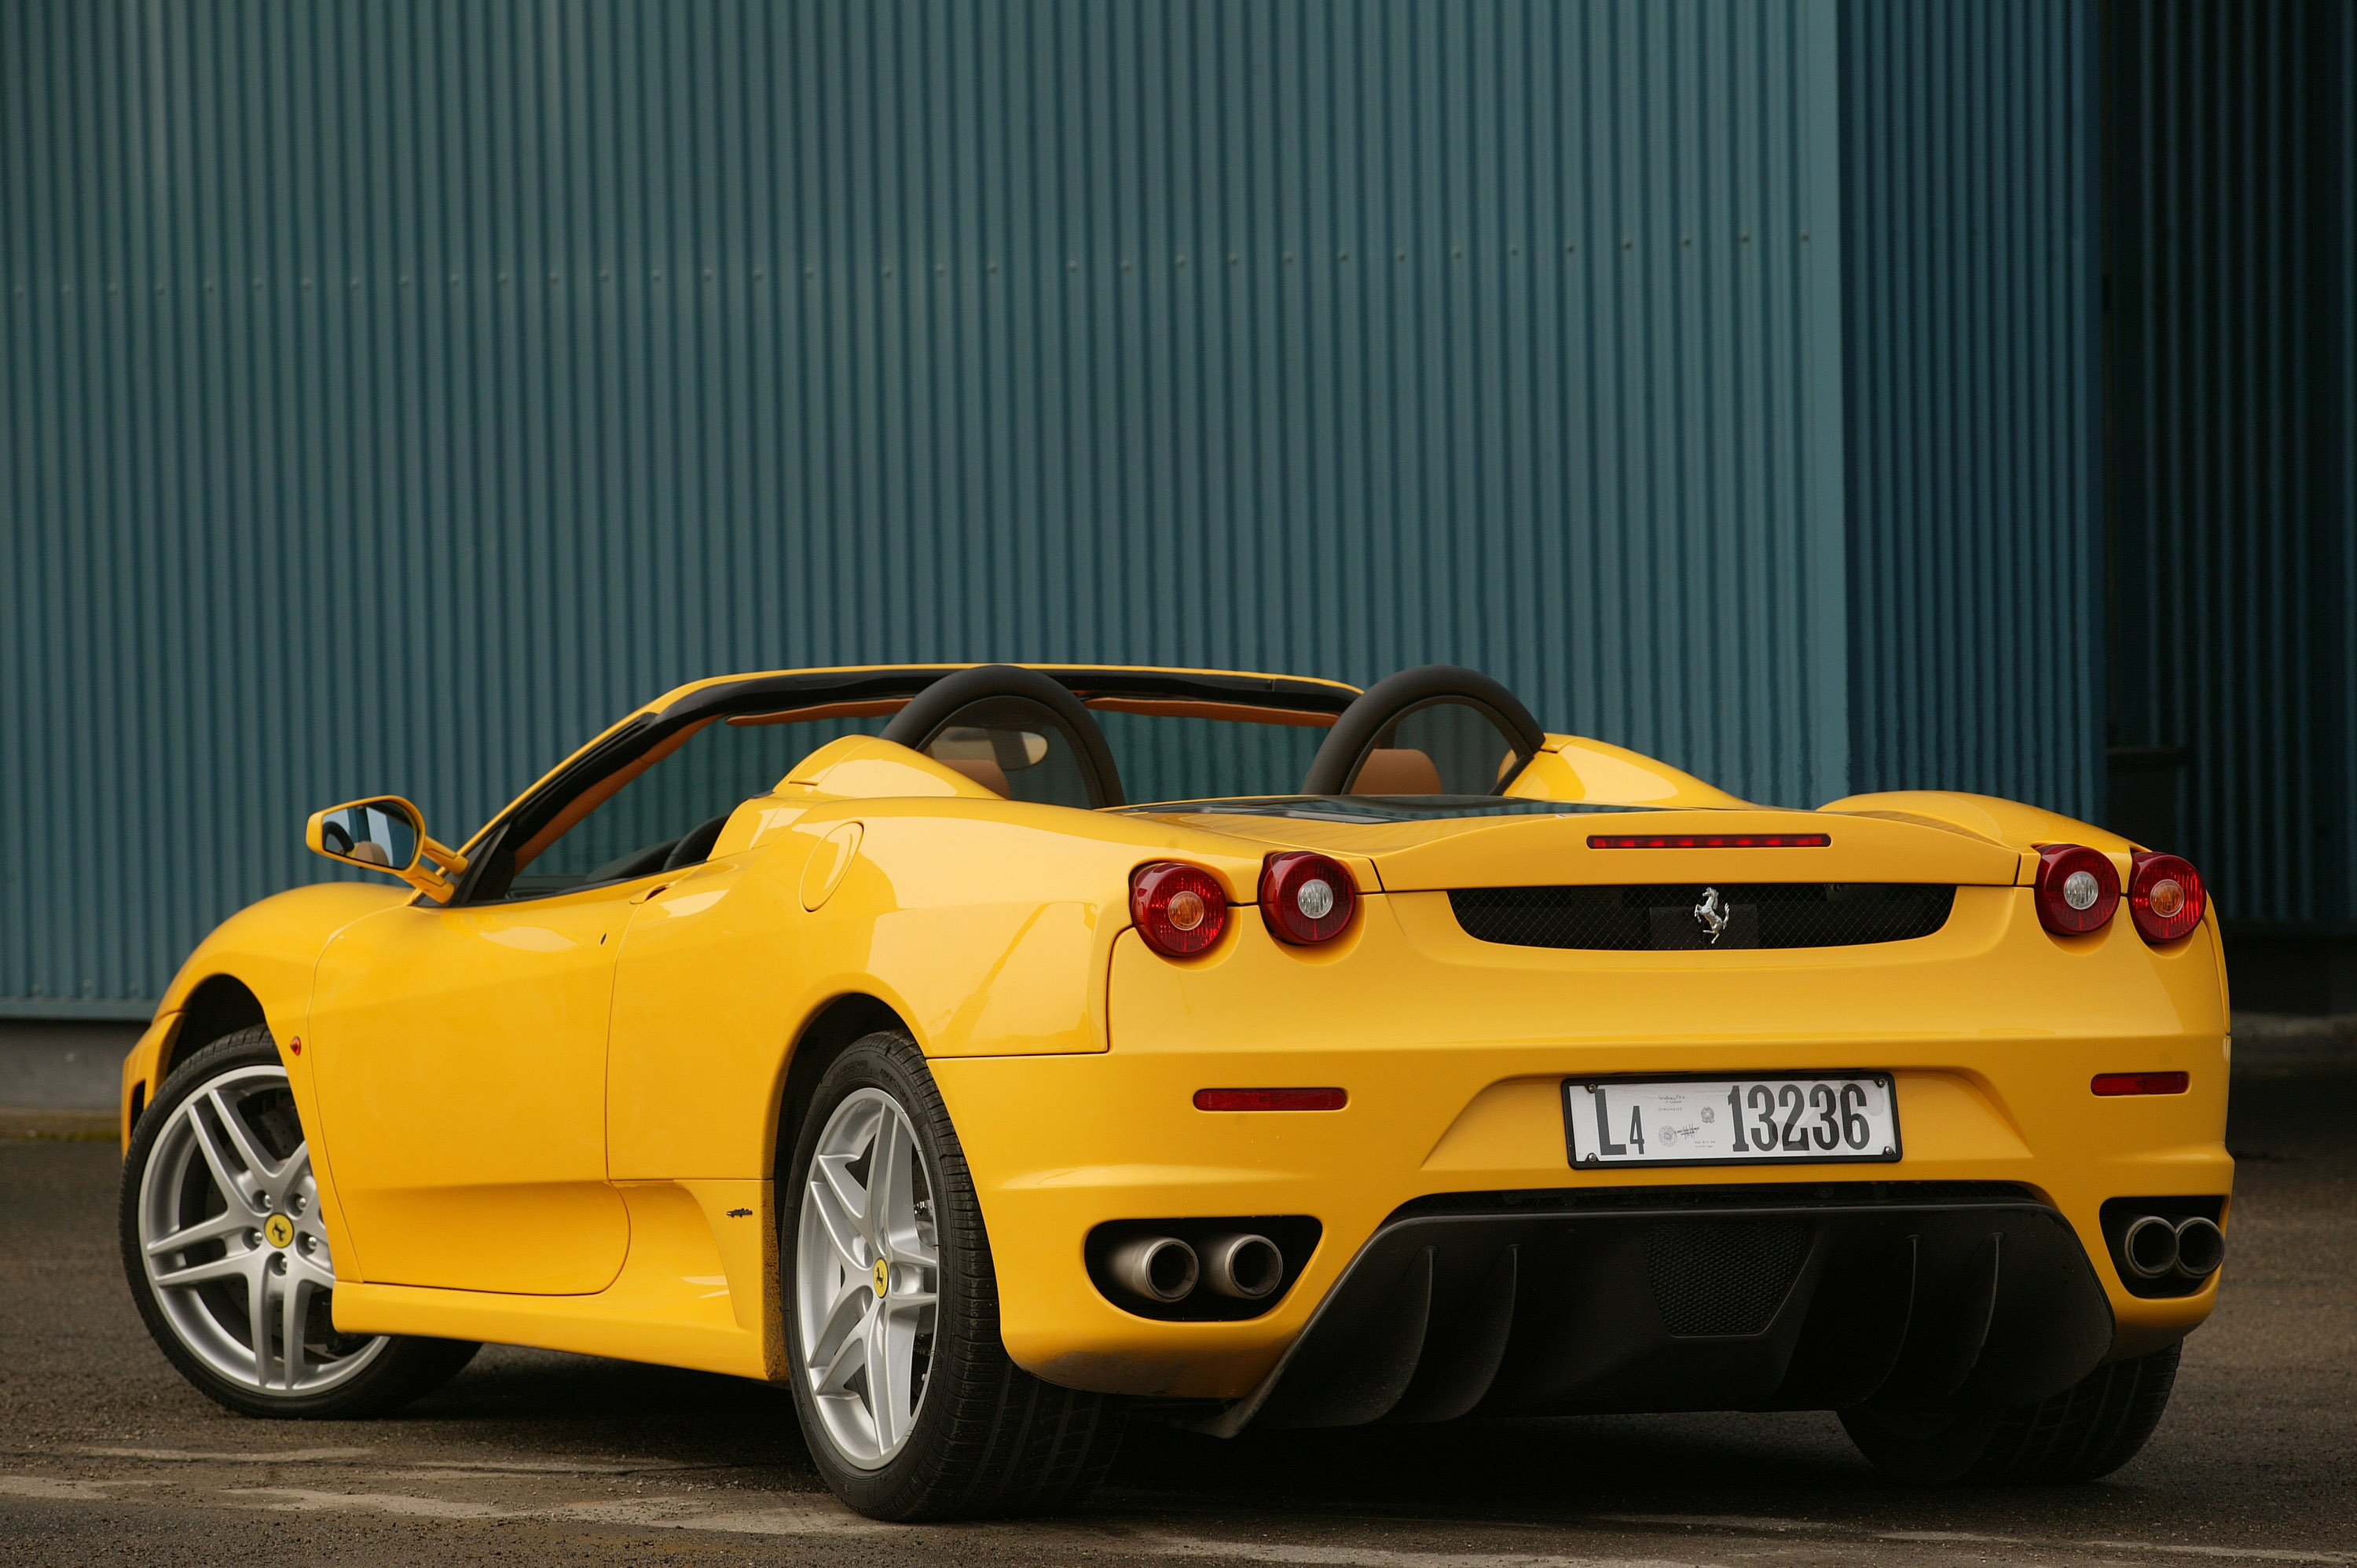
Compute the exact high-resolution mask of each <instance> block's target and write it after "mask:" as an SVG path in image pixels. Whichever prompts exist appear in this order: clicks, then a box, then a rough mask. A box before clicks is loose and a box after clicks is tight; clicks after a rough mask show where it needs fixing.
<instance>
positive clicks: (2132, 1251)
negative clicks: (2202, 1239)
mask: <svg viewBox="0 0 2357 1568" xmlns="http://www.w3.org/2000/svg"><path fill="white" fill-rule="evenodd" d="M2202 1223H2203V1224H2205V1225H2206V1224H2208V1223H2209V1221H2207V1220H2204V1221H2202ZM2215 1229H2216V1227H2215V1226H2212V1230H2215ZM2120 1266H2121V1267H2123V1268H2125V1269H2126V1270H2127V1271H2128V1273H2132V1274H2134V1275H2136V1278H2138V1279H2140V1280H2157V1279H2159V1278H2160V1277H2162V1276H2163V1275H2164V1274H2169V1273H2175V1272H2176V1270H2177V1227H2176V1226H2174V1225H2171V1224H2170V1223H2169V1221H2168V1220H2166V1219H2162V1218H2161V1217H2160V1216H2159V1215H2158V1214H2147V1215H2146V1216H2145V1217H2144V1218H2143V1219H2139V1220H2137V1221H2136V1222H2135V1223H2134V1224H2132V1225H2130V1226H2129V1227H2128V1229H2127V1233H2126V1235H2124V1236H2122V1237H2121V1238H2120Z"/></svg>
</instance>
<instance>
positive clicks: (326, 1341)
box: [120, 1027, 479, 1417]
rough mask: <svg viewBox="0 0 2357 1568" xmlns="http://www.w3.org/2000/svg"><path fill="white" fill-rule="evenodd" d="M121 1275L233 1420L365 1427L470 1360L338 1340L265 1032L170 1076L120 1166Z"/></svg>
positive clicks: (330, 1271) (301, 1156) (318, 1241)
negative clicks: (355, 1422)
mask: <svg viewBox="0 0 2357 1568" xmlns="http://www.w3.org/2000/svg"><path fill="white" fill-rule="evenodd" d="M120 1208H121V1221H122V1240H123V1267H124V1273H125V1274H127V1275H128V1276H129V1278H130V1283H131V1294H132V1296H133V1298H134V1299H135V1300H136V1301H137V1302H138V1304H139V1315H140V1316H142V1317H143V1318H145V1320H146V1323H147V1331H148V1333H149V1334H151V1335H153V1336H154V1337H155V1339H156V1344H157V1345H158V1346H159V1347H161V1348H162V1349H163V1352H164V1354H165V1356H166V1357H167V1358H168V1359H170V1360H171V1362H172V1364H173V1365H174V1366H175V1367H177V1368H178V1369H179V1370H180V1374H181V1375H182V1376H183V1377H185V1378H187V1379H188V1381H190V1382H191V1383H194V1384H195V1385H196V1386H197V1387H198V1389H199V1390H200V1391H203V1392H204V1393H206V1394H208V1395H210V1396H211V1397H212V1398H213V1399H215V1400H217V1401H219V1402H221V1403H222V1404H224V1405H227V1406H228V1407H229V1408H230V1409H231V1410H235V1411H242V1412H244V1413H246V1414H248V1415H265V1416H319V1417H350V1416H358V1415H371V1414H375V1413H377V1412H381V1411H384V1410H389V1409H391V1408H392V1407H393V1406H394V1405H397V1404H400V1403H403V1402H405V1401H408V1400H411V1399H414V1398H415V1397H416V1396H417V1395H419V1394H422V1393H424V1392H425V1391H427V1390H428V1389H431V1388H433V1387H435V1386H436V1384H438V1383H441V1382H443V1381H445V1380H447V1379H449V1378H451V1377H453V1376H455V1375H456V1374H457V1371H458V1369H460V1368H461V1367H464V1366H465V1365H466V1364H467V1362H468V1359H470V1358H471V1357H472V1356H473V1355H474V1354H475V1351H476V1350H477V1348H479V1347H477V1346H475V1345H472V1344H469V1343H466V1342H464V1341H460V1340H452V1339H424V1338H413V1337H406V1336H395V1335H383V1334H377V1335H366V1334H343V1333H339V1332H338V1330H337V1328H336V1326H335V1316H334V1313H333V1309H332V1307H331V1305H330V1298H331V1297H332V1296H333V1294H334V1292H335V1288H336V1270H335V1263H334V1261H333V1260H332V1259H331V1258H330V1257H329V1255H328V1232H327V1229H326V1227H325V1226H324V1225H322V1224H321V1223H320V1219H319V1188H318V1183H317V1180H316V1179H315V1178H314V1177H313V1176H312V1174H311V1145H310V1143H309V1141H308V1140H307V1138H306V1137H305V1136H304V1133H303V1124H302V1122H301V1119H300V1118H299V1117H298V1115H297V1114H296V1108H295V1096H294V1093H293V1091H292V1090H291V1089H290V1088H289V1087H288V1085H287V1081H286V1069H285V1065H284V1064H283V1063H281V1062H280V1060H279V1058H278V1047H276V1046H275V1045H274V1044H273V1043H272V1041H271V1037H270V1031H269V1030H268V1029H266V1028H259V1027H257V1028H252V1029H245V1030H241V1031H240V1032H239V1033H237V1034H234V1035H231V1036H229V1037H228V1038H226V1039H222V1040H217V1041H215V1042H213V1043H212V1044H211V1045H209V1046H207V1047H204V1048H203V1049H202V1050H199V1051H198V1052H196V1053H195V1054H194V1055H193V1056H191V1057H190V1058H188V1060H187V1061H186V1062H184V1063H182V1064H181V1065H180V1066H179V1067H178V1068H176V1069H173V1072H172V1075H171V1076H170V1077H169V1078H168V1079H166V1080H165V1082H164V1087H163V1088H162V1089H161V1090H159V1091H158V1092H157V1094H156V1101H155V1103H154V1104H153V1105H152V1106H150V1107H149V1108H148V1109H147V1110H146V1111H145V1112H144V1113H142V1115H141V1116H140V1118H139V1124H138V1126H137V1127H136V1128H135V1129H134V1130H133V1132H132V1135H131V1149H130V1153H129V1154H128V1155H127V1156H126V1157H125V1158H124V1165H123V1193H122V1200H121V1206H120Z"/></svg>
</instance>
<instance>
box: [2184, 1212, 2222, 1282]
mask: <svg viewBox="0 0 2357 1568" xmlns="http://www.w3.org/2000/svg"><path fill="white" fill-rule="evenodd" d="M2225 1261H2226V1233H2225V1232H2224V1231H2223V1230H2219V1229H2218V1224H2217V1221H2215V1220H2212V1219H2202V1218H2201V1216H2200V1215H2198V1214H2197V1215H2195V1216H2194V1217H2193V1218H2192V1219H2181V1220H2179V1221H2178V1225H2177V1272H2178V1273H2180V1274H2183V1275H2184V1276H2185V1277H2186V1278H2187V1279H2189V1280H2206V1279H2208V1278H2209V1277H2210V1276H2211V1275H2212V1274H2214V1273H2217V1272H2218V1267H2219V1265H2220V1264H2222V1263H2223V1262H2225Z"/></svg>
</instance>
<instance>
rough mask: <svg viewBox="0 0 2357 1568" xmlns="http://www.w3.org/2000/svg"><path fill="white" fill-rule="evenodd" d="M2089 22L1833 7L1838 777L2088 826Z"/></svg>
mask: <svg viewBox="0 0 2357 1568" xmlns="http://www.w3.org/2000/svg"><path fill="white" fill-rule="evenodd" d="M2093 20H2094V12H2093V6H2092V5H2056V4H2052V3H2051V0H1975V4H1972V5H1952V4H1947V3H1945V0H1846V5H1845V6H1844V10H1843V15H1842V81H1843V99H1842V113H1843V116H1844V120H1845V127H1846V128H1845V133H1844V135H1843V139H1842V145H1843V152H1844V164H1843V170H1842V174H1843V211H1844V215H1845V219H1846V228H1845V231H1844V235H1843V256H1844V260H1845V262H1846V266H1847V269H1848V273H1847V287H1846V290H1845V294H1844V310H1843V346H1844V350H1845V354H1846V365H1845V374H1846V386H1847V398H1848V409H1849V422H1848V430H1849V435H1848V441H1847V443H1846V454H1847V462H1848V471H1849V491H1848V502H1849V505H1848V526H1849V544H1850V553H1849V573H1850V584H1851V592H1852V596H1853V619H1852V626H1853V628H1854V630H1853V636H1852V638H1851V640H1850V645H1849V658H1850V671H1851V680H1852V682H1853V685H1852V693H1851V708H1850V721H1851V768H1852V774H1853V778H1854V780H1855V782H1856V785H1857V788H1859V789H1923V788H1937V789H1973V790H1978V791H1981V792H1983V793H1986V794H1991V795H2002V796H2006V797H2008V798H2011V799H2015V800H2033V801H2036V802H2037V803H2038V804H2040V805H2043V806H2048V807H2050V808H2052V809H2054V810H2057V811H2063V812H2066V813H2068V814H2070V815H2072V816H2077V817H2092V816H2093V815H2094V814H2095V812H2096V811H2098V809H2099V806H2100V801H2101V798H2102V794H2101V792H2102V788H2103V778H2102V763H2103V728H2104V682H2103V619H2102V605H2103V597H2102V596H2103V590H2104V575H2103V573H2104V559H2103V529H2102V510H2101V507H2100V505H2099V493H2098V492H2099V479H2100V473H2099V466H2100V459H2101V456H2102V447H2101V441H2100V434H2101V419H2100V398H2101V392H2102V380H2101V373H2100V363H2099V353H2098V350H2099V338H2098V333H2097V320H2098V289H2099V285H2100V274H2099V271H2098V256H2097V253H2096V252H2097V244H2096V242H2097V237H2098V224H2097V214H2098V208H2097V203H2096V188H2095V168H2096V164H2095V156H2094V155H2095V116H2094V110H2095V101H2096V94H2095V79H2094V68H2095V48H2094V46H2095V38H2094V26H2093Z"/></svg>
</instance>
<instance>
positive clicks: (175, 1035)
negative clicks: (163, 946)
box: [156, 971, 270, 1084]
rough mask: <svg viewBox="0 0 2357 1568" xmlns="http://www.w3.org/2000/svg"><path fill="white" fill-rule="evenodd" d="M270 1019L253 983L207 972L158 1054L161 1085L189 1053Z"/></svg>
mask: <svg viewBox="0 0 2357 1568" xmlns="http://www.w3.org/2000/svg"><path fill="white" fill-rule="evenodd" d="M269 1022H270V1020H269V1017H268V1016H267V1015H265V1014H264V1012H263V1007H262V998H261V997H260V996H258V995H256V994H255V993H254V991H253V987H252V986H250V985H248V984H246V983H245V982H244V981H242V980H241V979H239V978H238V977H237V976H236V975H235V974H232V973H230V972H226V971H223V972H218V973H214V974H210V975H207V976H206V977H205V978H204V979H202V980H200V981H199V982H198V983H196V985H195V986H194V987H193V988H192V989H190V991H189V992H188V1001H187V1003H186V1004H184V1005H183V1006H182V1007H181V1009H180V1022H179V1025H178V1027H176V1028H175V1029H173V1031H172V1033H171V1036H170V1037H169V1038H167V1039H166V1040H165V1041H164V1042H163V1044H162V1046H161V1047H159V1048H158V1049H157V1051H156V1083H158V1084H161V1083H162V1082H163V1081H164V1079H167V1078H169V1077H170V1076H171V1073H172V1069H173V1067H174V1066H175V1065H176V1064H177V1063H178V1061H179V1060H180V1058H183V1057H185V1056H187V1055H188V1053H189V1052H191V1051H199V1050H202V1049H203V1048H204V1047H207V1046H210V1045H211V1044H212V1043H213V1042H214V1041H215V1040H219V1039H224V1038H226V1037H228V1036H231V1035H234V1034H236V1033H237V1032H238V1031H239V1030H240V1029H250V1028H253V1026H255V1025H257V1024H259V1025H264V1026H267V1025H268V1023H269Z"/></svg>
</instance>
